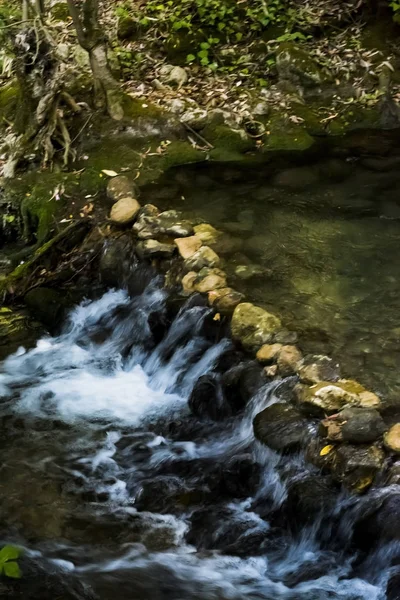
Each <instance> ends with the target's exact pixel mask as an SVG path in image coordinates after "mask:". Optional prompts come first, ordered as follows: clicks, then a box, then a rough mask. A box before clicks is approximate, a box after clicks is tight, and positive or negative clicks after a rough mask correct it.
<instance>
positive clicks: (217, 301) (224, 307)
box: [208, 287, 244, 314]
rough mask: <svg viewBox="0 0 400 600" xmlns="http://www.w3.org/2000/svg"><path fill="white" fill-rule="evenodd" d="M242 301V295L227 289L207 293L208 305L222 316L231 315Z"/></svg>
mask: <svg viewBox="0 0 400 600" xmlns="http://www.w3.org/2000/svg"><path fill="white" fill-rule="evenodd" d="M243 300H244V295H243V294H241V293H240V292H237V291H236V290H234V289H232V288H229V287H227V288H220V289H217V290H213V291H211V292H209V293H208V301H209V303H210V305H211V306H214V307H215V308H216V309H217V310H219V311H220V312H222V313H224V314H230V313H232V312H233V311H234V310H235V308H236V307H237V305H238V304H240V303H241V302H243Z"/></svg>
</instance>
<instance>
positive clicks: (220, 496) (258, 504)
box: [0, 281, 400, 600]
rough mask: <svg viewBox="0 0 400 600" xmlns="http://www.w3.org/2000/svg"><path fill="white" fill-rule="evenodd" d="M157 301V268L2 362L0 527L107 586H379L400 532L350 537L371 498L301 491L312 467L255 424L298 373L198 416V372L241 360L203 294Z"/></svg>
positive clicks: (138, 590) (195, 590)
mask: <svg viewBox="0 0 400 600" xmlns="http://www.w3.org/2000/svg"><path fill="white" fill-rule="evenodd" d="M165 300H166V299H165V294H164V292H163V291H162V290H161V289H160V288H159V287H158V285H157V282H156V281H155V282H153V283H151V284H150V286H149V287H148V288H147V290H146V291H145V292H144V293H143V294H141V295H140V296H136V297H133V298H130V297H129V296H128V295H127V294H126V293H125V292H124V291H110V292H107V293H106V294H105V295H104V296H103V297H102V298H100V299H99V300H96V301H94V302H90V303H84V304H82V305H81V306H79V307H77V308H76V309H75V310H74V311H73V312H72V314H71V316H70V318H69V321H68V323H67V324H66V327H65V329H64V331H63V332H62V333H61V335H60V336H58V337H55V338H44V339H42V340H40V341H39V343H38V345H37V347H36V348H35V349H33V350H30V351H28V352H23V351H20V352H18V353H16V354H14V355H12V356H10V357H9V358H8V359H7V360H6V361H5V362H4V363H3V364H2V369H1V375H0V396H1V398H2V400H1V405H0V417H1V421H2V439H1V442H0V445H1V455H2V466H1V479H0V514H1V522H2V523H3V524H4V523H7V537H6V530H5V529H4V528H3V530H4V534H3V540H4V541H11V542H12V541H14V542H19V543H22V544H23V545H24V546H25V547H26V548H27V549H28V551H27V552H28V556H29V552H31V553H32V552H33V553H34V555H35V556H36V557H39V559H40V557H42V558H46V559H47V560H48V561H50V563H48V564H51V565H53V567H58V568H59V569H61V570H62V571H63V572H64V573H65V576H66V578H67V580H68V577H70V576H72V575H74V576H77V577H78V578H79V579H81V580H82V581H83V582H87V583H89V584H90V585H91V586H92V587H93V589H94V590H95V593H96V594H97V595H98V598H100V599H101V600H111V599H112V598H115V597H118V599H119V600H134V599H135V600H136V599H141V600H147V599H148V600H150V599H151V600H181V599H183V598H184V599H185V600H214V599H215V600H244V599H245V598H246V599H254V600H255V599H262V600H277V599H281V600H300V599H301V600H303V599H304V600H339V599H343V600H381V599H382V600H383V598H385V589H386V584H387V581H388V578H389V577H390V576H391V574H392V571H393V569H395V568H396V567H395V565H396V564H398V562H399V560H400V546H399V545H398V544H397V543H394V542H393V541H392V542H390V544H388V543H386V545H385V544H383V543H379V544H377V545H376V546H375V547H373V546H371V547H370V548H366V547H363V544H362V543H360V544H358V543H356V541H355V531H356V530H357V524H358V522H359V521H360V519H361V518H362V517H363V516H365V512H366V509H365V503H364V504H363V501H362V500H360V499H357V498H354V497H352V498H351V497H348V496H346V495H343V494H341V493H339V490H338V489H335V488H334V487H329V486H328V487H327V488H326V490H327V493H326V494H325V496H324V499H322V496H321V495H320V494H319V492H318V493H313V491H312V489H310V491H309V494H308V495H307V502H306V503H305V504H302V502H301V501H300V500H299V499H297V500H296V501H295V502H294V501H293V497H292V496H293V495H292V493H291V488H292V486H293V485H294V484H295V483H296V482H297V483H298V482H299V481H303V480H306V481H310V482H312V480H313V475H318V479H319V480H320V479H321V476H320V474H319V473H318V472H317V471H314V470H313V468H311V467H309V466H307V465H306V464H305V463H304V460H303V457H302V454H296V455H294V456H291V457H287V456H281V455H279V454H277V453H275V452H273V451H272V450H269V449H267V448H265V447H262V446H261V445H260V444H259V443H258V442H256V441H255V439H254V436H253V430H252V419H253V417H254V415H255V414H257V413H258V412H259V411H260V410H261V409H263V408H264V407H265V406H267V405H269V404H272V403H274V402H276V401H277V399H280V398H282V397H284V396H285V395H287V394H288V393H290V390H291V387H292V386H293V384H294V381H293V378H292V379H288V380H284V381H283V382H278V383H277V382H274V383H271V384H267V385H264V386H263V387H262V388H261V389H259V391H258V392H257V393H256V395H255V396H253V398H252V399H251V400H250V401H249V402H248V403H247V405H246V406H245V407H244V408H243V409H240V408H239V409H238V408H237V407H236V409H234V407H233V406H224V405H223V404H224V402H228V400H227V399H225V400H224V399H222V400H221V405H220V410H221V415H223V416H224V418H223V419H221V420H218V419H216V420H213V421H212V420H210V419H208V418H206V417H203V418H200V419H199V418H197V417H195V416H194V415H193V414H191V413H190V411H189V408H188V398H189V396H190V393H191V390H192V386H193V383H194V382H195V381H196V380H198V378H200V377H202V376H204V375H207V374H208V375H210V374H212V376H213V377H214V378H215V380H218V378H220V377H221V376H222V372H223V371H225V370H226V369H227V368H228V366H229V365H228V362H229V360H230V361H231V364H230V366H231V367H232V368H234V366H235V364H236V362H235V361H237V360H240V359H238V358H237V357H236V358H229V357H232V356H234V353H232V352H231V347H230V342H229V341H228V340H227V339H225V338H223V339H220V332H218V333H217V332H216V330H215V331H214V332H213V330H210V327H209V326H205V325H206V323H207V317H208V316H209V309H208V308H207V307H204V306H202V305H201V304H200V305H199V304H198V303H196V301H193V300H191V301H190V302H189V304H188V305H187V306H185V307H183V308H182V309H181V310H180V311H179V313H178V314H176V315H171V314H169V313H168V309H167V306H166V302H165ZM150 315H152V318H151V320H150V319H149V316H150ZM156 316H157V317H158V324H159V325H160V324H163V327H164V330H163V335H160V330H159V328H158V329H157V339H155V336H154V330H153V328H152V325H151V324H153V325H154V321H155V319H156ZM214 324H215V328H218V324H217V323H215V322H214ZM216 417H218V415H216ZM314 479H316V478H314ZM322 481H323V480H322ZM310 485H312V484H311V483H310ZM320 489H321V488H320V487H319V488H318V490H320ZM376 494H377V495H378V496H379V492H376ZM10 529H11V530H12V531H13V533H12V535H10ZM11 597H12V598H14V596H11ZM15 597H17V596H15ZM73 598H78V599H79V598H83V596H79V594H77V595H74V596H73ZM392 598H395V596H393V597H392ZM35 600H36V597H35ZM46 600H47V598H46Z"/></svg>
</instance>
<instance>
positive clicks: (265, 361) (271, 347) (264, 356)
mask: <svg viewBox="0 0 400 600" xmlns="http://www.w3.org/2000/svg"><path fill="white" fill-rule="evenodd" d="M281 349H282V344H264V345H263V346H261V348H260V349H259V351H258V352H257V355H256V358H257V360H258V362H260V363H261V364H262V365H269V364H271V363H273V362H274V361H276V360H277V359H278V356H279V353H280V351H281Z"/></svg>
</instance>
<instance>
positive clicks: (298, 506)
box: [283, 473, 337, 527]
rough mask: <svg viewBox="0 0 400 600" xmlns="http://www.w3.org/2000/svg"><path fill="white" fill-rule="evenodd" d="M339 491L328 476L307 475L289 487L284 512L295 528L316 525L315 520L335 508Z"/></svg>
mask: <svg viewBox="0 0 400 600" xmlns="http://www.w3.org/2000/svg"><path fill="white" fill-rule="evenodd" d="M336 498H337V489H336V486H335V485H333V482H332V480H331V478H330V477H329V476H328V477H327V476H325V477H323V476H321V475H320V474H317V475H311V474H310V475H309V474H307V473H306V474H305V475H304V476H303V477H301V478H299V479H298V478H295V479H294V480H293V481H291V482H289V483H288V485H287V498H286V501H285V503H284V506H283V511H284V514H285V516H286V517H287V519H288V520H289V522H290V523H291V524H292V525H293V526H294V527H299V526H302V525H304V524H307V523H310V524H312V523H314V522H315V519H316V518H317V517H318V516H320V515H322V513H325V512H327V511H329V509H331V508H333V507H334V506H335V503H336Z"/></svg>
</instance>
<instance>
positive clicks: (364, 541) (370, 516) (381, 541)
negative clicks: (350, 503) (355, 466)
mask: <svg viewBox="0 0 400 600" xmlns="http://www.w3.org/2000/svg"><path fill="white" fill-rule="evenodd" d="M382 491H383V490H382ZM361 508H362V510H361V511H358V512H357V513H356V515H355V516H356V519H357V520H356V522H355V524H354V535H353V542H355V544H356V545H357V546H358V547H359V548H361V549H362V550H366V551H367V552H371V550H372V549H374V548H376V547H379V546H380V547H382V546H386V544H388V543H390V542H393V541H396V542H398V541H399V540H400V494H399V493H398V491H397V490H393V491H392V492H390V491H389V490H388V491H387V492H386V494H385V493H383V494H380V495H374V494H371V497H370V498H368V500H366V501H365V504H364V505H362V506H361Z"/></svg>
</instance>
